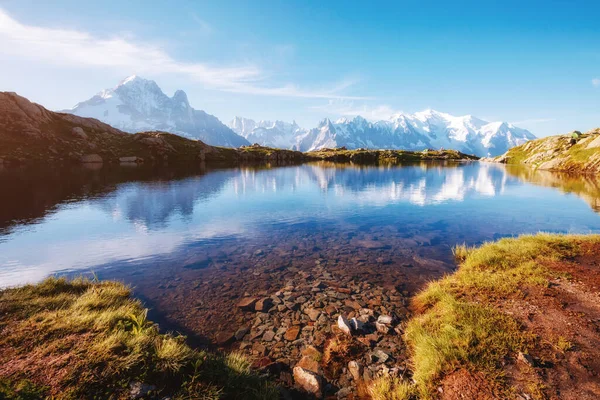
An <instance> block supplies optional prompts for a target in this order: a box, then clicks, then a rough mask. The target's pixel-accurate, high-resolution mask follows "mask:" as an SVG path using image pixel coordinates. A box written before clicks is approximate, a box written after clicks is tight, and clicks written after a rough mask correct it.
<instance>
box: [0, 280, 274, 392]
mask: <svg viewBox="0 0 600 400" xmlns="http://www.w3.org/2000/svg"><path fill="white" fill-rule="evenodd" d="M0 329H1V331H0V332H1V333H2V335H0V362H2V363H4V364H5V365H7V366H9V367H10V365H11V363H18V362H21V363H23V364H24V365H27V366H28V368H26V369H22V368H19V367H15V368H14V369H12V373H10V374H8V375H7V376H3V377H0V378H1V379H2V381H0V398H2V395H4V397H6V398H12V397H15V396H16V395H19V396H21V397H16V398H28V397H26V395H27V393H29V392H31V391H32V390H33V389H31V388H36V389H35V390H38V391H40V390H41V391H42V392H43V395H54V396H56V397H57V398H61V399H62V398H64V399H69V398H73V399H76V398H109V397H110V395H111V394H113V393H116V394H118V396H117V397H119V396H123V394H126V392H127V390H128V389H127V388H128V385H129V383H131V382H133V381H140V382H145V383H148V384H152V385H155V386H156V387H157V389H156V391H157V395H160V396H170V397H172V398H174V399H188V398H189V399H192V398H215V399H216V398H231V399H236V398H256V399H259V398H260V399H267V398H273V399H274V398H277V390H276V388H274V387H273V386H272V385H269V384H267V383H266V382H265V381H264V380H263V379H262V378H260V377H258V376H257V375H256V374H255V373H254V371H252V370H251V368H250V362H249V360H247V359H246V358H245V357H244V356H242V355H241V354H237V353H235V354H231V355H223V354H217V353H210V352H204V351H198V350H194V349H192V348H190V347H189V346H188V345H186V343H185V338H184V337H182V336H175V335H172V334H162V333H160V332H159V330H158V327H157V326H156V324H154V323H152V322H151V321H149V320H148V319H147V310H146V309H145V308H144V307H143V305H142V304H141V303H140V302H139V301H138V300H135V299H133V298H132V297H131V293H130V289H129V288H128V287H126V286H125V285H123V284H121V283H118V282H96V281H89V280H85V279H75V280H71V281H69V280H66V279H64V278H49V279H46V280H45V281H43V282H41V283H40V284H38V285H28V286H24V287H21V288H16V289H8V290H5V291H2V292H0ZM9 349H10V350H14V352H15V354H13V355H12V356H10V357H8V358H5V359H3V358H2V355H1V354H2V352H3V351H8V350H9ZM15 365H16V364H15ZM9 370H11V369H10V368H9ZM22 382H30V383H31V385H30V386H31V387H24V386H23V384H22ZM38 388H42V389H38ZM7 393H9V394H10V393H13V394H11V395H8V394H7ZM15 393H16V394H15ZM20 393H21V394H20ZM39 397H41V396H40V395H39V394H38V396H37V397H35V398H39Z"/></svg>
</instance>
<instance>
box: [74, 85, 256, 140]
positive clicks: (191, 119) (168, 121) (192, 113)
mask: <svg viewBox="0 0 600 400" xmlns="http://www.w3.org/2000/svg"><path fill="white" fill-rule="evenodd" d="M63 112H67V113H71V114H75V115H78V116H81V117H92V118H96V119H98V120H100V121H102V122H105V123H107V124H109V125H112V126H113V127H115V128H117V129H120V130H122V131H125V132H131V133H135V132H141V131H152V130H159V131H165V132H171V133H175V134H178V135H181V136H185V137H188V138H191V139H199V140H201V141H203V142H205V143H207V144H210V145H213V146H226V147H239V146H243V145H248V144H250V143H249V142H248V141H247V140H246V139H244V138H243V137H241V136H239V135H238V134H236V133H235V132H233V131H232V130H231V129H230V128H228V127H227V126H226V125H224V124H223V123H221V121H219V119H218V118H217V117H214V116H212V115H210V114H207V113H205V112H204V111H202V110H195V109H194V108H192V107H191V106H190V103H189V101H188V98H187V95H186V94H185V92H184V91H182V90H178V91H176V92H175V94H174V95H173V97H169V96H167V95H166V94H164V93H163V91H162V90H161V89H160V87H158V85H157V84H156V82H154V81H151V80H147V79H143V78H140V77H138V76H135V75H134V76H130V77H129V78H127V79H125V80H123V81H121V83H119V84H118V85H117V86H116V87H114V88H112V89H107V90H103V91H101V92H100V93H98V94H97V95H95V96H94V97H92V98H91V99H89V100H87V101H84V102H81V103H78V104H77V105H75V107H73V108H72V109H70V110H63Z"/></svg>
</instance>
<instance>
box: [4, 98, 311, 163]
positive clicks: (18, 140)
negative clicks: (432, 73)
mask: <svg viewBox="0 0 600 400" xmlns="http://www.w3.org/2000/svg"><path fill="white" fill-rule="evenodd" d="M303 159H304V156H303V155H302V153H300V152H296V151H291V150H275V149H267V148H263V147H245V148H240V149H230V148H222V147H213V146H209V145H207V144H205V143H203V142H201V141H200V140H192V139H187V138H184V137H181V136H178V135H174V134H170V133H165V132H156V131H154V132H141V133H136V134H133V135H131V134H128V133H125V132H123V131H120V130H118V129H115V128H113V127H111V126H110V125H107V124H105V123H102V122H100V121H98V120H96V119H93V118H83V117H78V116H75V115H72V114H67V113H57V112H52V111H49V110H47V109H45V108H44V107H42V106H40V105H39V104H35V103H32V102H30V101H29V100H27V99H26V98H24V97H21V96H19V95H17V94H16V93H10V92H0V165H1V164H9V165H10V164H22V163H28V162H75V163H140V162H147V163H148V162H190V161H197V162H200V161H206V162H210V163H222V164H236V163H240V162H264V161H268V162H279V161H282V162H290V161H291V162H300V161H302V160H303Z"/></svg>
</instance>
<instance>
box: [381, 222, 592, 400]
mask: <svg viewBox="0 0 600 400" xmlns="http://www.w3.org/2000/svg"><path fill="white" fill-rule="evenodd" d="M583 243H595V244H598V243H600V236H573V235H566V236H563V235H548V234H539V235H535V236H530V235H527V236H521V237H519V238H511V239H502V240H500V241H498V242H495V243H487V244H484V245H483V246H481V247H480V248H477V249H473V248H466V247H464V246H461V247H457V248H456V249H455V255H456V257H457V259H458V260H459V261H460V262H461V265H460V267H459V269H458V270H457V272H456V273H454V274H452V275H449V276H447V277H446V278H444V279H442V280H440V281H437V282H432V283H431V284H429V285H428V286H427V287H426V288H425V289H424V290H423V291H422V292H421V293H420V294H418V295H417V297H416V298H415V300H414V302H415V306H416V308H417V309H418V310H420V311H421V312H420V313H419V314H417V315H416V316H415V317H413V318H412V319H411V320H410V321H409V322H408V323H407V325H406V327H405V340H406V342H407V344H408V347H409V348H410V350H411V359H412V364H413V380H414V383H409V382H408V381H400V380H398V379H390V378H382V379H380V380H378V381H375V382H374V383H373V385H372V386H371V391H372V393H373V395H374V396H373V397H374V398H375V399H381V400H383V399H395V400H400V399H409V398H413V397H418V398H424V399H428V398H435V396H436V390H435V389H436V387H437V385H438V383H439V382H440V380H441V379H442V378H443V376H444V375H445V374H447V373H450V372H452V371H454V370H456V369H458V368H464V369H467V370H470V371H477V372H478V373H482V374H484V375H485V376H486V378H487V379H489V382H490V385H493V386H494V391H495V392H496V393H501V396H502V397H504V396H506V397H509V398H510V397H512V396H513V395H514V394H512V395H511V393H510V390H511V389H510V387H507V385H506V382H505V381H504V379H503V378H502V376H503V367H502V360H505V358H506V357H507V356H509V355H512V356H514V355H515V354H516V353H517V352H519V351H522V352H524V353H527V351H528V348H529V347H530V346H531V344H532V341H533V340H534V338H533V337H532V336H531V335H530V334H529V333H528V332H526V331H523V330H522V329H520V324H519V323H518V322H517V321H516V320H515V319H513V317H511V316H510V315H507V314H505V313H503V312H502V311H501V310H500V309H499V308H498V307H497V304H498V303H497V302H502V301H504V300H506V299H507V298H511V297H512V296H516V297H520V296H523V293H522V289H523V288H524V287H526V286H530V285H531V286H545V285H548V282H549V279H550V278H552V277H554V276H555V275H556V274H557V272H556V271H553V270H550V269H548V268H546V267H545V266H544V264H546V263H547V262H549V261H561V260H566V259H569V258H572V257H574V256H576V255H578V254H579V252H580V245H581V244H583Z"/></svg>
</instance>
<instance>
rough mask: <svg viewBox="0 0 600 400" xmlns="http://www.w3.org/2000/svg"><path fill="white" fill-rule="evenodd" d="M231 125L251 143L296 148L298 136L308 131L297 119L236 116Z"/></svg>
mask: <svg viewBox="0 0 600 400" xmlns="http://www.w3.org/2000/svg"><path fill="white" fill-rule="evenodd" d="M229 127H230V128H231V129H233V131H234V132H235V133H237V134H238V135H241V136H243V137H244V138H246V139H247V140H248V141H249V142H250V143H259V144H261V145H263V146H268V147H278V148H295V146H294V144H295V142H296V138H297V137H299V136H302V135H304V134H306V133H307V132H308V130H306V129H303V128H300V127H299V126H298V124H296V121H293V122H292V123H289V122H283V121H275V122H271V121H258V122H256V121H254V120H251V119H248V118H242V117H235V118H234V119H233V120H232V121H231V122H230V123H229Z"/></svg>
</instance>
